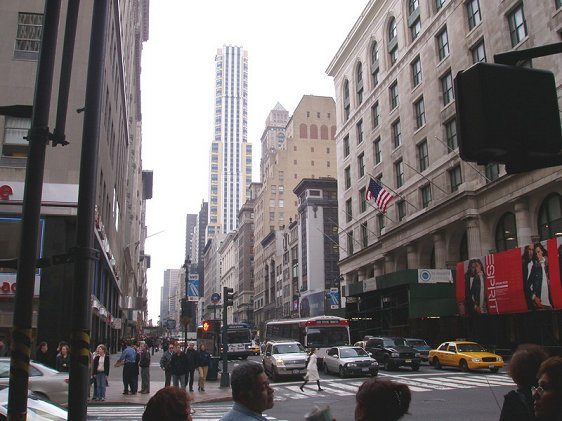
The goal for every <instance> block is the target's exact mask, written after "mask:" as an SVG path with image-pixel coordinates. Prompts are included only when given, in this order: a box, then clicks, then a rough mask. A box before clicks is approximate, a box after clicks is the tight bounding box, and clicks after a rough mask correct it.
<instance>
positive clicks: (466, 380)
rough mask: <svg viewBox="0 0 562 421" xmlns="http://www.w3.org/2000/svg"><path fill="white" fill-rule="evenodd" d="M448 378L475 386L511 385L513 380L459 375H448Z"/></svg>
mask: <svg viewBox="0 0 562 421" xmlns="http://www.w3.org/2000/svg"><path fill="white" fill-rule="evenodd" d="M448 379H454V380H455V381H459V382H464V383H467V384H475V385H477V386H488V385H490V386H511V385H513V384H514V383H513V381H512V380H508V379H505V380H499V379H497V380H495V379H488V378H482V379H480V378H477V377H470V378H468V377H464V378H459V377H448Z"/></svg>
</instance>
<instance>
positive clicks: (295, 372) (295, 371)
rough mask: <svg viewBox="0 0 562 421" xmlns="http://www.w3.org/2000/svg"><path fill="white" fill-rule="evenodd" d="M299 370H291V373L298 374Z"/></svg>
mask: <svg viewBox="0 0 562 421" xmlns="http://www.w3.org/2000/svg"><path fill="white" fill-rule="evenodd" d="M300 372H301V371H300V370H293V374H299V373H300Z"/></svg>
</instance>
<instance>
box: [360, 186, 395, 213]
mask: <svg viewBox="0 0 562 421" xmlns="http://www.w3.org/2000/svg"><path fill="white" fill-rule="evenodd" d="M393 197H394V196H392V194H390V193H389V192H388V191H387V190H386V189H385V188H384V187H383V186H382V185H381V183H380V182H379V181H378V180H373V179H372V178H371V179H370V180H369V187H367V193H365V199H367V201H369V200H371V199H373V198H374V199H375V203H376V204H377V206H378V207H379V209H380V210H381V212H382V213H386V207H387V206H388V203H389V202H390V201H391V200H392V198H393Z"/></svg>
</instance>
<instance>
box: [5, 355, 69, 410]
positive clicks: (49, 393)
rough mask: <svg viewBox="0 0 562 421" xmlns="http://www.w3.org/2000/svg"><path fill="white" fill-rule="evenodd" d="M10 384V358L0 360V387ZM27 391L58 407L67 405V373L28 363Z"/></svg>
mask: <svg viewBox="0 0 562 421" xmlns="http://www.w3.org/2000/svg"><path fill="white" fill-rule="evenodd" d="M9 384H10V358H9V357H2V358H0V385H5V386H8V385H9ZM28 388H29V390H31V391H32V392H34V393H35V394H36V395H37V396H39V397H43V398H45V399H47V400H50V401H53V402H55V403H57V404H59V405H66V404H67V403H68V373H61V372H60V371H57V370H54V369H52V368H50V367H47V366H44V365H43V364H40V363H38V362H37V361H33V360H32V361H30V363H29V387H28Z"/></svg>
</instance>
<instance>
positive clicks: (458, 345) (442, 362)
mask: <svg viewBox="0 0 562 421" xmlns="http://www.w3.org/2000/svg"><path fill="white" fill-rule="evenodd" d="M429 363H430V364H431V365H433V367H435V368H437V369H440V368H441V367H443V366H450V367H459V368H460V369H461V370H462V371H468V370H474V369H479V368H484V369H489V370H490V371H491V372H492V373H496V372H497V371H498V370H499V369H500V368H502V367H503V364H504V361H503V358H502V357H500V356H499V355H496V354H493V353H491V352H488V351H486V349H485V348H484V347H483V346H482V345H480V344H479V343H476V342H469V341H450V342H443V343H442V344H441V345H439V347H438V348H437V349H432V350H431V351H429Z"/></svg>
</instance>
